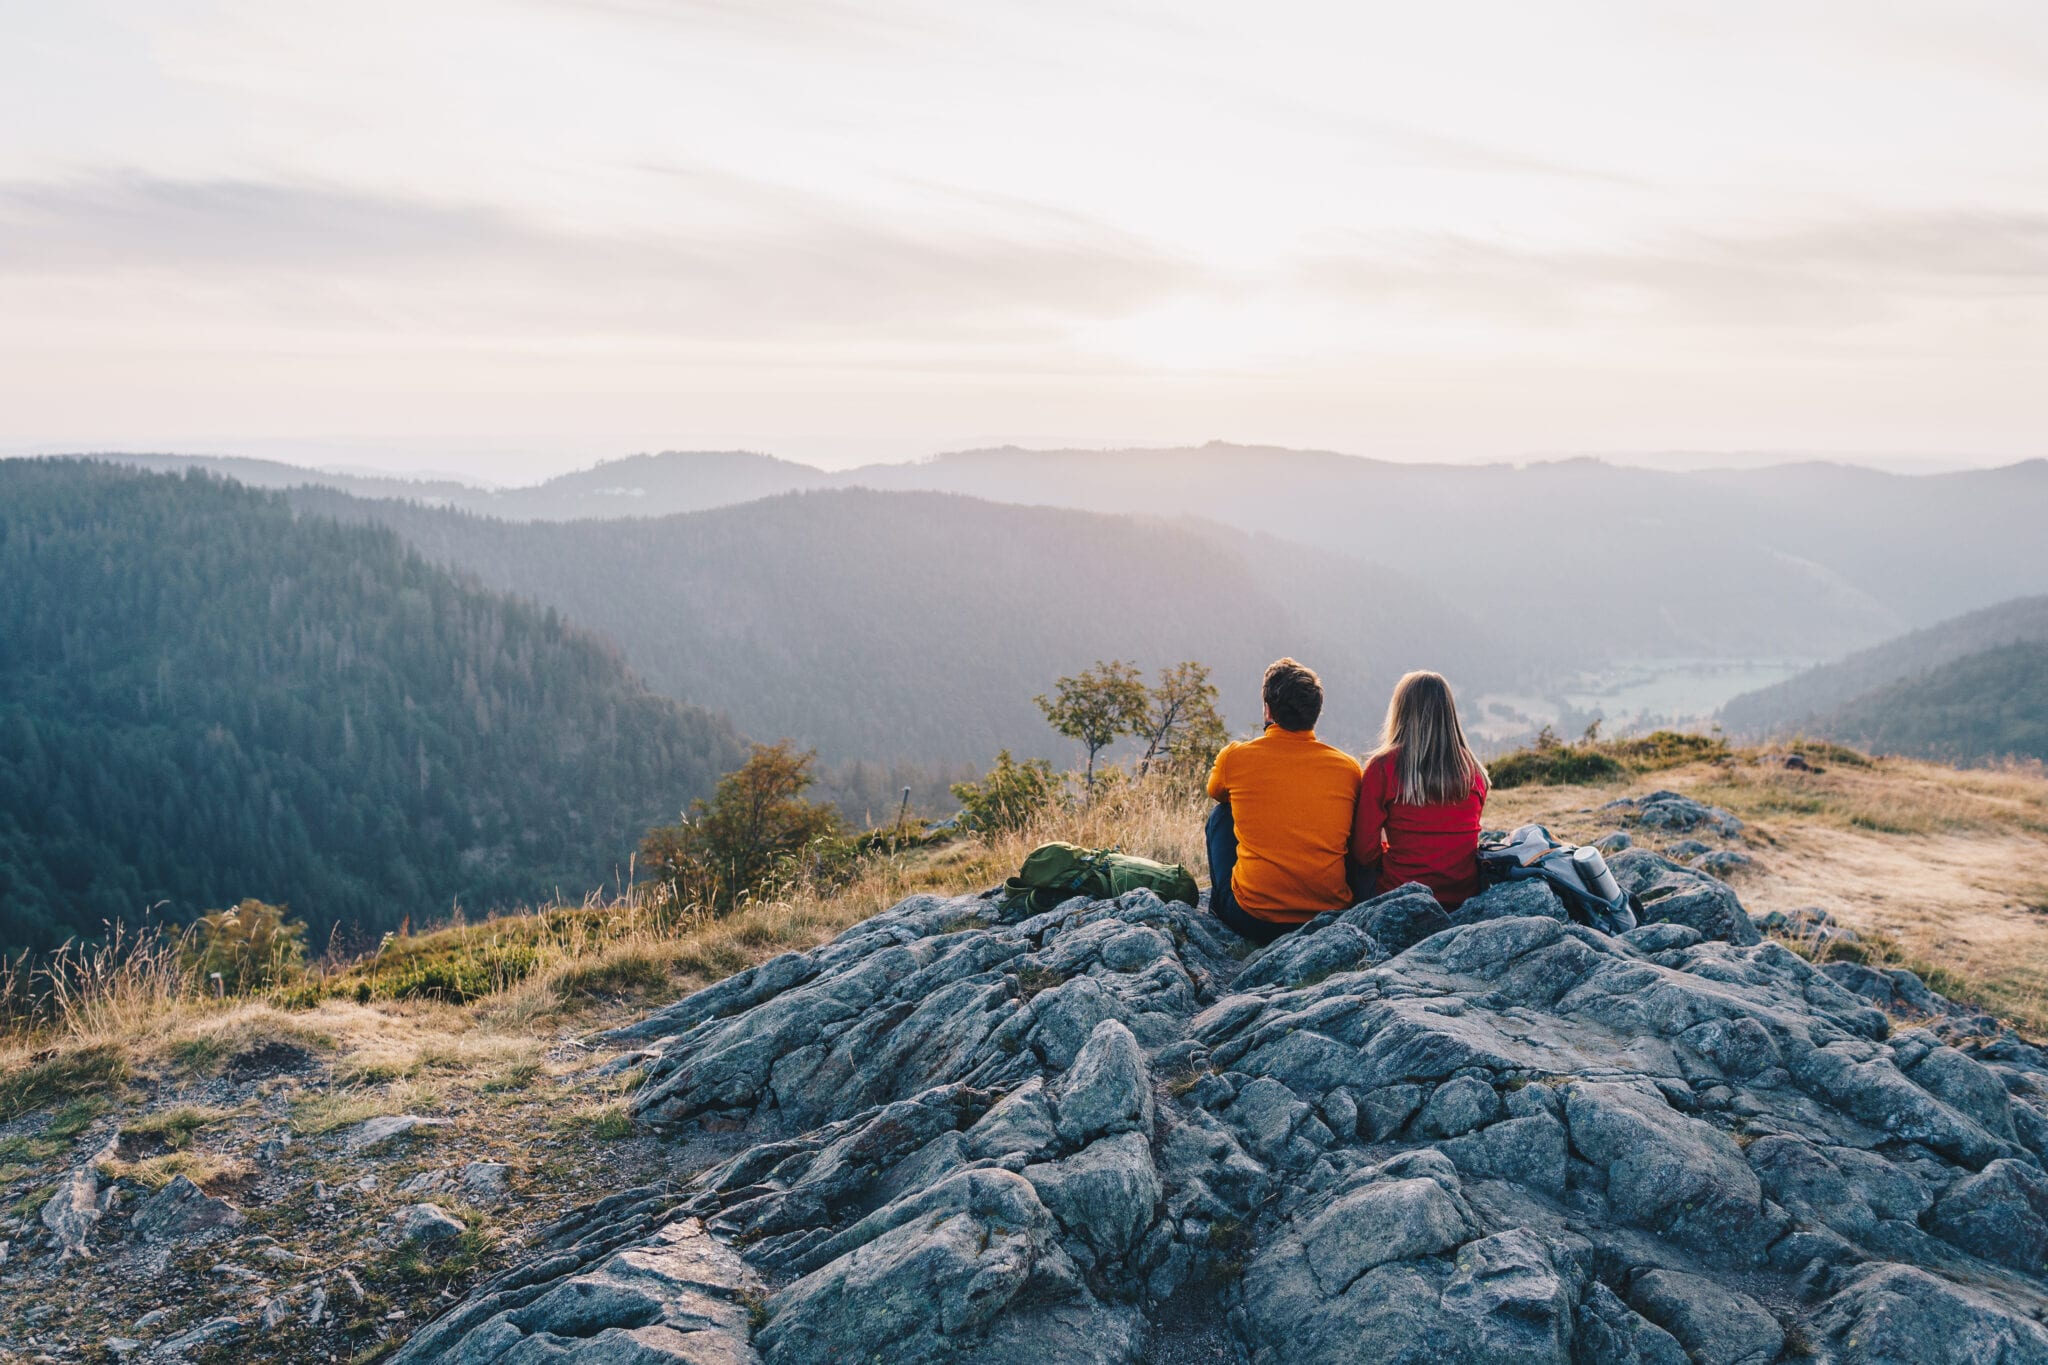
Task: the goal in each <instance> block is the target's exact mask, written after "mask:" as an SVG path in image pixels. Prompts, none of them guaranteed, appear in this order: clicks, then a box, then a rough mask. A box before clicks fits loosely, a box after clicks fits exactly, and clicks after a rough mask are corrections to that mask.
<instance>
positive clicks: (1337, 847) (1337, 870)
mask: <svg viewBox="0 0 2048 1365" xmlns="http://www.w3.org/2000/svg"><path fill="white" fill-rule="evenodd" d="M1359 777H1360V773H1359V768H1358V760H1357V759H1355V758H1353V757H1352V756H1351V755H1350V754H1347V753H1345V752H1344V751H1343V750H1342V749H1334V748H1332V747H1330V746H1329V745H1327V744H1325V743H1323V742H1322V741H1321V740H1319V739H1317V738H1316V732H1315V731H1313V730H1283V729H1281V728H1280V727H1279V726H1277V725H1269V726H1267V727H1266V733H1265V734H1263V735H1261V736H1259V737H1258V738H1257V739H1251V740H1243V741H1240V742H1238V743H1236V744H1229V745H1225V746H1224V749H1223V752H1222V753H1220V754H1218V755H1216V766H1215V768H1214V769H1213V770H1212V771H1211V772H1210V774H1209V795H1210V796H1212V797H1214V798H1215V799H1216V800H1218V801H1228V802H1229V803H1230V817H1231V821H1232V823H1234V824H1235V825H1236V826H1237V870H1236V872H1234V873H1233V874H1231V879H1230V889H1231V891H1232V892H1233V893H1234V894H1235V895H1236V897H1237V903H1238V905H1239V906H1241V907H1242V908H1243V909H1244V911H1245V913H1246V914H1248V915H1251V916H1253V917H1254V918H1257V919H1262V920H1269V921H1271V922H1273V923H1275V924H1302V923H1306V922H1307V921H1309V920H1311V919H1314V918H1315V917H1316V916H1317V915H1320V914H1322V913H1323V912H1324V911H1325V910H1341V909H1343V908H1344V907H1346V906H1348V905H1350V904H1351V884H1350V882H1349V881H1348V880H1347V879H1346V877H1345V867H1344V858H1345V855H1346V853H1348V852H1349V851H1350V848H1351V822H1352V817H1353V816H1354V815H1355V814H1356V813H1357V810H1358V784H1359Z"/></svg>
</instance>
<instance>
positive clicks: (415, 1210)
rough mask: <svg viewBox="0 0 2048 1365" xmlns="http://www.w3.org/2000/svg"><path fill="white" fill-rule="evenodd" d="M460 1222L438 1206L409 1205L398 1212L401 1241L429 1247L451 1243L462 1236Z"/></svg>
mask: <svg viewBox="0 0 2048 1365" xmlns="http://www.w3.org/2000/svg"><path fill="white" fill-rule="evenodd" d="M463 1231H464V1229H463V1226H462V1220H461V1219H459V1218H457V1217H455V1216H454V1215H453V1214H451V1213H449V1212H448V1211H447V1210H446V1209H444V1208H442V1207H441V1206H440V1205H439V1204H409V1205H407V1206H406V1207H405V1208H402V1209H400V1210H399V1211H398V1236H399V1239H400V1240H401V1241H406V1242H417V1243H420V1244H422V1245H429V1246H431V1245H432V1244H434V1243H436V1242H448V1241H453V1240H454V1239H455V1238H457V1237H460V1236H461V1235H462V1234H463Z"/></svg>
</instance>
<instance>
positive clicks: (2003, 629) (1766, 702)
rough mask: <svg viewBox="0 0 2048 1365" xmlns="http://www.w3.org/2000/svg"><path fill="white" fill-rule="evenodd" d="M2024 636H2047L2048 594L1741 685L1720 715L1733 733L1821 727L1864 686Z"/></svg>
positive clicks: (1917, 673)
mask: <svg viewBox="0 0 2048 1365" xmlns="http://www.w3.org/2000/svg"><path fill="white" fill-rule="evenodd" d="M2029 641H2031V642H2041V641H2048V597H2019V598H2014V599H2013V600H2012V601H2010V602H2001V603H1999V604H1998V605H1997V606H1994V607H1986V608H1984V609H1983V610H1982V611H1973V612H1969V613H1967V614H1965V615H1962V616H1958V617H1956V618H1954V619H1953V620H1949V621H1943V622H1941V623H1939V624H1937V625H1932V626H1929V627H1927V628H1926V629H1925V630H1916V631H1914V632H1912V633H1911V634H1909V635H1902V636H1900V637H1899V638H1898V639H1896V640H1887V641H1886V642H1885V643H1883V644H1881V645H1877V646H1875V647H1873V648H1870V649H1866V650H1862V651H1860V652H1858V653H1855V654H1851V655H1850V656H1849V657H1848V658H1846V659H1842V660H1839V661H1837V662H1835V663H1831V664H1824V665H1822V666H1821V667H1819V668H1814V669H1809V670H1808V671H1807V672H1805V673H1801V674H1799V675H1798V676H1796V677H1793V678H1788V679H1786V680H1785V681H1784V682H1781V683H1779V684H1777V685H1776V686H1773V687H1765V688H1759V689H1758V690H1757V691H1755V692H1748V693H1745V694H1743V695H1742V696H1740V697H1737V698H1735V699H1734V700H1733V701H1730V702H1729V703H1728V705H1727V706H1725V707H1723V708H1722V711H1721V723H1722V725H1723V726H1724V727H1725V728H1726V729H1728V730H1729V731H1730V732H1731V733H1734V734H1738V735H1748V736H1757V737H1765V736H1770V735H1774V734H1784V733H1789V732H1791V731H1793V730H1799V729H1805V730H1809V731H1811V732H1813V733H1815V734H1820V733H1822V732H1823V730H1824V729H1825V728H1826V727H1827V726H1829V725H1832V724H1834V723H1835V721H1834V717H1835V713H1837V712H1838V711H1840V710H1841V709H1842V708H1843V707H1844V706H1847V705H1848V704H1849V703H1850V702H1852V701H1855V700H1856V699H1858V698H1861V697H1864V696H1865V695H1866V694H1869V693H1872V692H1875V691H1877V690H1879V689H1883V688H1888V687H1890V686H1891V685H1893V684H1896V683H1902V682H1905V681H1909V680H1911V679H1914V678H1918V677H1921V676H1923V675H1925V674H1927V673H1930V672H1932V671H1933V670H1935V669H1937V668H1940V667H1942V666H1943V665H1946V664H1950V663H1954V662H1956V661H1957V660H1960V659H1964V658H1967V657H1968V656H1970V655H1973V654H1981V653H1983V652H1984V651H1986V650H1990V649H1995V648H1997V647H1998V646H2001V645H2009V644H2015V643H2020V642H2029ZM1987 752H1988V751H1987Z"/></svg>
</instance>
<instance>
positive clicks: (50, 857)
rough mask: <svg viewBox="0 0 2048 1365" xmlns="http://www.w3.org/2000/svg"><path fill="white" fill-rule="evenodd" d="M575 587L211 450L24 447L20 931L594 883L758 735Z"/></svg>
mask: <svg viewBox="0 0 2048 1365" xmlns="http://www.w3.org/2000/svg"><path fill="white" fill-rule="evenodd" d="M742 756H743V755H742V746H741V744H740V741H739V739H738V737H737V736H736V735H735V734H734V732H733V731H732V729H731V728H730V726H729V725H727V724H726V722H725V721H724V720H723V719H722V718H720V717H718V716H715V715H713V714H711V713H710V712H707V711H704V710H702V709H700V708H697V707H692V706H689V705H685V704H682V703H679V702H676V701H673V700H670V699H668V698H664V697H660V696H657V695H655V694H653V693H651V692H649V691H648V690H647V689H646V688H645V687H644V686H643V685H642V684H641V683H640V682H639V681H638V680H637V679H636V678H634V677H633V676H632V675H631V674H630V673H629V672H628V671H627V669H626V667H625V666H624V664H623V663H622V662H621V661H620V659H619V658H618V656H617V655H616V654H615V653H614V652H613V651H612V650H611V649H610V648H609V647H608V646H607V645H606V644H604V643H603V642H602V641H600V640H598V639H597V638H595V637H593V636H590V635H588V634H585V633H583V632H581V631H579V630H577V629H575V628H573V627H571V626H570V625H568V624H567V623H566V622H564V621H563V620H562V619H561V618H560V617H559V616H558V615H557V614H556V613H555V612H554V611H552V610H543V609H541V608H538V607H535V606H532V605H529V604H527V603H524V602H521V601H518V600H516V599H513V598H510V597H507V596H504V595H501V594H497V593H492V592H487V591H484V590H482V589H480V588H478V587H476V586H475V585H474V584H472V583H468V582H464V581H461V580H458V579H457V578H456V577H454V576H453V575H451V574H450V573H448V572H447V571H445V570H442V569H439V568H436V567H434V566H432V565H430V564H428V563H427V562H426V561H425V560H423V559H421V558H420V556H419V555H418V554H416V553H414V552H413V551H411V550H408V549H407V548H405V547H404V546H403V545H402V544H401V543H400V541H399V540H398V538H397V537H396V536H395V535H393V534H392V533H391V532H389V531H387V530H384V529H381V528H376V527H368V526H343V525H340V524H338V523H336V522H334V521H331V520H328V519H325V518H320V517H312V516H307V517H297V516H295V515H294V514H293V512H292V510H291V509H290V508H289V507H288V506H287V505H286V503H285V501H284V500H283V498H282V497H280V496H278V495H276V494H273V493H265V492H259V491H255V490H251V489H247V488H244V487H241V486H239V485H236V484H231V483H227V482H224V481H222V480H220V479H217V478H209V477H205V476H198V475H188V476H169V477H166V476H161V475H148V474H137V473H134V472H132V471H128V470H122V469H117V468H114V467H112V466H108V465H101V464H92V463H85V462H79V461H25V460H12V461H6V462H4V463H0V947H5V948H8V949H19V948H22V947H32V948H47V947H51V946H54V945H55V944H57V943H59V942H62V941H63V940H64V939H65V938H67V937H70V936H73V935H80V936H85V937H97V936H99V935H101V934H103V933H104V932H105V925H106V923H107V922H109V921H114V920H119V919H127V920H130V921H133V920H135V919H137V918H138V917H139V916H141V915H142V914H143V913H144V911H145V909H146V908H148V907H155V908H156V909H155V913H156V915H157V916H159V917H162V918H168V919H172V920H181V919H187V918H190V917H191V916H192V915H194V914H196V913H198V912H199V911H201V910H204V909H207V908H211V907H216V906H222V905H230V904H233V903H234V902H236V901H237V900H239V899H241V898H242V897H245V896H254V897H257V898H260V899H263V900H267V901H271V902H282V903H285V904H287V905H288V906H289V907H290V909H291V912H292V913H293V915H295V916H297V917H300V918H303V919H304V920H306V921H307V923H308V925H309V926H310V927H311V929H312V931H313V933H314V936H315V941H316V942H320V941H323V940H324V938H325V936H326V935H327V934H328V932H329V930H330V929H334V928H337V927H339V928H343V929H345V930H348V931H350V932H351V933H356V934H363V935H368V934H374V933H377V932H379V931H381V930H384V929H388V928H392V927H395V926H396V925H397V924H399V923H400V922H401V921H402V920H403V919H405V918H406V917H408V916H410V917H412V918H414V919H415V920H418V919H422V918H440V917H443V916H445V915H446V914H447V913H448V912H449V910H450V908H451V907H452V906H453V905H456V904H458V903H459V904H461V905H463V906H466V907H471V908H482V907H485V906H489V905H495V904H505V903H511V902H517V901H522V900H531V899H535V898H540V897H545V896H547V895H550V894H552V893H553V892H554V890H555V889H556V888H557V887H559V888H561V889H562V890H563V891H565V892H568V893H569V894H571V895H580V894H581V893H582V892H583V891H584V890H585V889H586V888H589V887H591V886H594V885H597V884H599V883H601V882H602V881H604V880H606V879H608V878H609V877H610V876H611V875H612V873H613V872H614V870H615V869H616V868H618V867H621V866H623V864H624V862H625V859H626V856H627V854H628V852H629V851H630V850H631V849H632V847H633V846H634V843H635V841H636V840H637V839H638V837H639V835H640V833H641V832H642V831H643V830H644V829H645V828H646V827H647V826H648V825H649V824H650V823H652V822H654V821H656V820H659V819H671V820H672V819H673V818H674V817H675V813H676V811H677V810H678V809H679V808H680V807H682V806H683V805H684V804H685V803H686V802H687V801H688V800H689V799H690V798H692V797H694V796H699V795H703V794H704V793H706V792H708V791H709V790H710V788H711V786H712V785H713V784H714V782H715V781H716V779H717V778H718V776H719V775H720V774H721V773H723V772H725V771H726V770H728V769H730V768H732V767H733V766H734V765H735V764H736V763H737V762H738V761H739V759H740V758H741V757H742Z"/></svg>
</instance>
